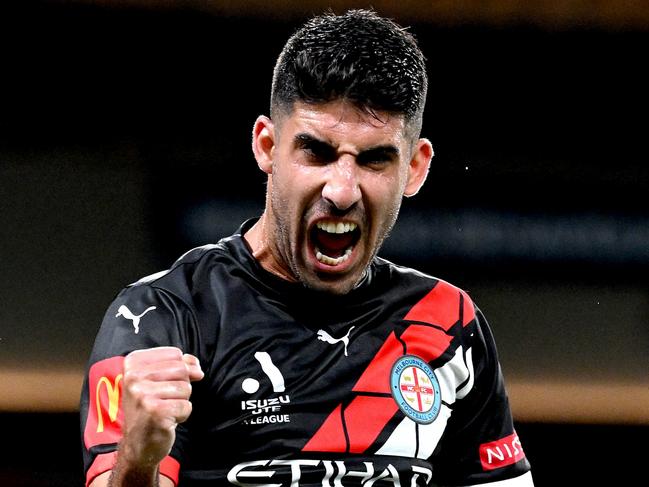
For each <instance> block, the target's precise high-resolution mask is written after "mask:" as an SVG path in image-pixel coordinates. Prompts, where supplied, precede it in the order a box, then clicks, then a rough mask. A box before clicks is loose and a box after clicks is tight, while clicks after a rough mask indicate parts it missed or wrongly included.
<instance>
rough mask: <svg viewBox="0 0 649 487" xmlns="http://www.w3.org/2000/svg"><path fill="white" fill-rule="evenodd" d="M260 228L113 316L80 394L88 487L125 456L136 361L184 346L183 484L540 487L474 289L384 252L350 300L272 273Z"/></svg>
mask: <svg viewBox="0 0 649 487" xmlns="http://www.w3.org/2000/svg"><path fill="white" fill-rule="evenodd" d="M253 223H254V221H247V222H245V223H244V225H243V226H242V227H241V228H240V230H239V231H238V232H237V233H235V234H234V235H232V236H231V237H228V238H225V239H222V240H221V241H219V242H218V243H217V244H214V245H208V246H204V247H200V248H197V249H194V250H191V251H189V252H188V253H186V254H185V255H184V256H182V257H181V258H180V259H179V260H178V261H176V262H175V264H174V265H173V266H172V267H171V268H170V269H169V270H167V271H164V272H161V273H158V274H155V275H153V276H149V277H147V278H144V279H142V280H140V281H138V282H137V283H134V284H132V285H130V286H127V287H126V288H125V289H124V290H122V291H121V292H120V293H119V294H118V295H117V297H116V298H115V300H114V301H113V303H112V304H111V305H110V307H109V308H108V310H107V312H106V315H105V318H104V320H103V323H102V325H101V327H100V329H99V332H98V334H97V337H96V341H95V345H94V348H93V350H92V353H91V356H90V360H89V367H88V371H87V374H86V378H85V382H84V386H83V391H82V397H81V421H82V434H83V446H84V453H83V454H84V465H85V471H86V478H87V482H88V483H89V482H90V481H92V479H93V478H94V477H95V476H97V475H98V474H100V473H102V472H104V471H107V470H109V469H111V467H112V466H113V464H114V461H115V458H116V449H117V444H118V442H119V440H120V438H121V424H122V423H123V416H122V411H121V395H122V389H121V385H122V382H121V381H122V371H123V370H122V367H123V361H124V357H125V356H126V355H127V354H128V353H130V352H131V351H133V350H137V349H143V348H151V347H157V346H176V347H178V348H180V349H181V350H183V352H185V353H190V354H193V355H195V356H196V357H198V358H199V360H200V362H201V366H202V368H203V371H204V372H205V377H204V378H203V379H202V380H200V381H197V382H194V383H193V384H192V386H193V389H192V396H191V402H192V405H193V410H192V414H191V416H190V417H189V419H188V420H187V421H186V422H185V423H183V424H180V425H179V426H178V427H177V430H176V440H175V443H174V445H173V448H172V450H171V452H170V454H169V456H168V457H167V458H165V459H164V460H163V462H162V463H161V466H160V472H161V473H162V474H163V475H166V476H167V477H169V478H171V479H172V480H174V481H175V482H176V483H178V485H180V486H186V487H191V486H228V485H238V486H262V485H263V486H277V487H279V486H287V487H288V486H311V487H315V486H319V487H328V486H331V487H333V486H355V485H359V486H361V485H362V486H366V487H371V486H374V485H376V486H377V487H380V486H386V485H387V486H390V485H393V486H403V487H417V486H431V485H473V484H483V483H489V482H503V481H504V482H503V483H497V485H503V486H518V485H525V486H527V485H532V483H531V477H530V474H529V473H527V472H528V471H529V469H530V467H529V463H528V461H527V459H526V458H525V454H524V452H523V448H522V446H521V442H520V440H519V438H518V436H517V434H516V432H515V430H514V426H513V421H512V416H511V412H510V407H509V404H508V399H507V395H506V391H505V387H504V383H503V378H502V375H501V370H500V366H499V362H498V357H497V352H496V348H495V345H494V341H493V337H492V334H491V332H490V330H489V327H488V325H487V322H486V321H485V319H484V317H483V315H482V313H481V312H480V310H479V309H478V308H477V307H476V306H475V305H474V303H473V302H472V301H471V299H470V297H469V296H468V295H467V293H466V292H464V291H462V290H461V289H459V288H457V287H455V286H453V285H451V284H449V283H447V282H445V281H443V280H439V279H436V278H433V277H431V276H428V275H426V274H423V273H420V272H417V271H415V270H412V269H409V268H405V267H400V266H397V265H395V264H393V263H391V262H389V261H386V260H384V259H381V258H378V257H377V258H375V259H374V260H373V262H372V263H371V265H370V267H369V269H368V271H367V272H366V274H365V276H364V278H363V279H362V281H361V282H360V283H359V284H358V285H357V286H356V287H355V288H354V289H353V290H352V291H351V292H349V293H348V294H346V295H341V296H334V295H329V294H327V293H322V292H316V291H313V290H310V289H307V288H305V287H304V286H303V285H302V284H300V283H292V282H288V281H285V280H283V279H281V278H279V277H277V276H275V275H273V274H271V273H269V272H267V271H266V270H264V269H263V268H262V267H261V265H260V264H259V263H258V262H257V261H256V260H255V258H254V257H253V256H252V254H251V251H250V249H249V247H248V246H247V244H246V242H245V240H244V239H243V237H242V235H243V233H245V231H246V229H247V228H249V227H250V226H251V225H252V224H253ZM507 479H513V480H511V481H507ZM521 479H526V480H521Z"/></svg>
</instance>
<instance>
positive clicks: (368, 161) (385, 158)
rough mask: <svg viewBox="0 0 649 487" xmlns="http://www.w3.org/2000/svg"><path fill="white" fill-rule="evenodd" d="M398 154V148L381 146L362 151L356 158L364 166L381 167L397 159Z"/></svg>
mask: <svg viewBox="0 0 649 487" xmlns="http://www.w3.org/2000/svg"><path fill="white" fill-rule="evenodd" d="M398 155H399V154H398V151H397V150H396V149H393V148H384V147H381V148H376V149H370V150H367V151H363V152H361V153H360V154H359V155H358V157H357V158H356V160H357V161H358V164H360V165H362V166H367V167H370V168H373V169H381V168H383V167H385V166H388V165H389V164H391V163H393V162H394V161H396V160H397V159H398Z"/></svg>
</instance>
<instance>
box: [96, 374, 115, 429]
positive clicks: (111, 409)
mask: <svg viewBox="0 0 649 487" xmlns="http://www.w3.org/2000/svg"><path fill="white" fill-rule="evenodd" d="M120 380H122V374H118V375H117V377H115V382H114V383H112V382H111V381H110V379H109V378H108V377H106V376H105V375H102V376H101V379H99V382H97V388H96V393H95V407H96V409H97V433H101V432H102V431H104V414H103V412H102V408H101V396H100V395H99V393H100V392H101V389H102V386H103V385H105V386H106V391H107V392H108V418H109V419H110V422H111V423H114V422H115V420H116V419H117V413H118V411H119V398H120V396H119V390H120V389H119V381H120Z"/></svg>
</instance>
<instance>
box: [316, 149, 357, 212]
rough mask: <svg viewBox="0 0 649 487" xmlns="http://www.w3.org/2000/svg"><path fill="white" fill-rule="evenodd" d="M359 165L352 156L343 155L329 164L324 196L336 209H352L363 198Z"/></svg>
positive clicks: (323, 191) (323, 190) (323, 189)
mask: <svg viewBox="0 0 649 487" xmlns="http://www.w3.org/2000/svg"><path fill="white" fill-rule="evenodd" d="M358 170H359V169H358V166H357V164H356V162H355V161H354V159H353V157H351V156H342V157H341V158H340V159H338V160H337V161H335V162H332V163H330V164H328V165H327V179H326V182H325V185H324V187H323V188H322V197H323V198H324V199H326V200H327V201H329V203H331V204H332V205H333V206H335V207H336V209H338V210H341V211H346V210H349V209H351V208H352V207H353V206H354V205H355V204H356V203H357V202H358V200H360V198H361V188H360V183H359V179H358V176H359V174H358Z"/></svg>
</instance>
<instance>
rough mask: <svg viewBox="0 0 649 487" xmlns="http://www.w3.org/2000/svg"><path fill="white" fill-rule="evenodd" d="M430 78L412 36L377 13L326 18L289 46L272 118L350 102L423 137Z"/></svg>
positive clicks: (280, 64) (280, 63) (279, 67)
mask: <svg viewBox="0 0 649 487" xmlns="http://www.w3.org/2000/svg"><path fill="white" fill-rule="evenodd" d="M427 88H428V78H427V76H426V66H425V58H424V55H423V54H422V52H421V50H420V49H419V47H418V45H417V42H416V40H415V38H414V37H413V35H412V34H410V33H409V32H408V31H407V30H406V29H404V28H403V27H401V26H399V25H398V24H396V23H395V22H394V21H392V20H390V19H387V18H384V17H381V16H379V15H378V14H377V13H376V12H374V11H373V10H362V9H357V10H349V11H347V12H346V13H344V14H342V15H335V14H333V13H326V14H323V15H320V16H317V17H314V18H312V19H311V20H309V21H307V22H306V23H305V24H304V25H303V26H302V27H301V28H300V29H299V30H298V31H297V32H295V33H294V34H293V35H292V36H291V37H290V38H289V40H288V41H287V43H286V45H285V46H284V49H283V50H282V52H281V54H280V55H279V58H278V60H277V63H276V64H275V70H274V74H273V85H272V90H271V117H277V116H281V114H283V113H290V112H291V111H292V109H293V105H294V104H295V102H296V101H302V102H306V103H326V102H329V101H333V100H337V99H345V100H349V101H350V102H352V103H354V104H355V105H357V106H358V107H360V108H362V109H364V110H367V111H369V112H371V113H374V111H387V112H391V113H397V114H403V115H404V118H405V122H406V127H408V128H409V129H408V132H409V133H412V134H413V135H415V136H416V137H418V136H419V133H420V131H421V123H422V116H423V111H424V104H425V101H426V91H427Z"/></svg>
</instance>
